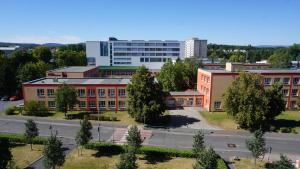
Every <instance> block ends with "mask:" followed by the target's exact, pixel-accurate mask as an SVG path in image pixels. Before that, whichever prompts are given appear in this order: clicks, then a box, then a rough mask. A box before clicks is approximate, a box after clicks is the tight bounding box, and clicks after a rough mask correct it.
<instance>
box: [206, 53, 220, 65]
mask: <svg viewBox="0 0 300 169" xmlns="http://www.w3.org/2000/svg"><path fill="white" fill-rule="evenodd" d="M208 58H209V59H210V60H211V63H214V62H215V60H216V59H218V54H217V52H216V51H213V52H212V53H211V54H210V55H208Z"/></svg>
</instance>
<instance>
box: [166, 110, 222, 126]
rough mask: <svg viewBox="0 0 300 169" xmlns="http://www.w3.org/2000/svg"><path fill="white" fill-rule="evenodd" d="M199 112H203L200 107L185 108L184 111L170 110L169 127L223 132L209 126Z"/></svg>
mask: <svg viewBox="0 0 300 169" xmlns="http://www.w3.org/2000/svg"><path fill="white" fill-rule="evenodd" d="M199 111H201V109H200V108H199V107H183V109H176V110H169V112H170V115H171V123H170V124H169V127H171V128H192V129H207V130H221V129H220V128H217V127H214V126H211V125H210V124H208V123H207V122H206V120H205V119H204V118H203V117H202V116H201V115H200V113H199Z"/></svg>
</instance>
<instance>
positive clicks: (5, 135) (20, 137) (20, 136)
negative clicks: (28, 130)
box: [0, 133, 47, 144]
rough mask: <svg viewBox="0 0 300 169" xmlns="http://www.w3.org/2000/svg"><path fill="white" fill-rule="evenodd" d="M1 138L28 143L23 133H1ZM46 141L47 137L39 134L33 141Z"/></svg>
mask: <svg viewBox="0 0 300 169" xmlns="http://www.w3.org/2000/svg"><path fill="white" fill-rule="evenodd" d="M0 139H9V141H10V142H11V143H24V144H26V143H27V140H26V138H25V136H24V135H23V134H10V133H0ZM46 141H47V138H46V137H41V136H37V137H35V138H34V139H33V140H32V143H33V144H44V143H45V142H46Z"/></svg>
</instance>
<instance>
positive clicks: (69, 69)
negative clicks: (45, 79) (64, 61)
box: [48, 66, 96, 73]
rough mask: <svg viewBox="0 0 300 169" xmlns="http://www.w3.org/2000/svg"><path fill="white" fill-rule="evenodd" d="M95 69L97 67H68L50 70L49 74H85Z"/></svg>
mask: <svg viewBox="0 0 300 169" xmlns="http://www.w3.org/2000/svg"><path fill="white" fill-rule="evenodd" d="M94 68H96V66H68V67H62V68H58V69H53V70H49V71H48V72H82V73H83V72H86V71H89V70H91V69H94Z"/></svg>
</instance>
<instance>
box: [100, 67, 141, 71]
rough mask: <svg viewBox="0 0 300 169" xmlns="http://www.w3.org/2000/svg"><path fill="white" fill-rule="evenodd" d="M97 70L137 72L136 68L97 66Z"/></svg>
mask: <svg viewBox="0 0 300 169" xmlns="http://www.w3.org/2000/svg"><path fill="white" fill-rule="evenodd" d="M98 69H99V70H137V69H138V66H98Z"/></svg>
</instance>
